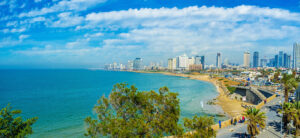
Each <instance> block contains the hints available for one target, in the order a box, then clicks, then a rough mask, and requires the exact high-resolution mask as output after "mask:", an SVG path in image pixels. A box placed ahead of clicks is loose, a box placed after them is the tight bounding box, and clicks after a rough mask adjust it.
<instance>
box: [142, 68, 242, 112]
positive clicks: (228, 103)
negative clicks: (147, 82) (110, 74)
mask: <svg viewBox="0 0 300 138" xmlns="http://www.w3.org/2000/svg"><path fill="white" fill-rule="evenodd" d="M139 73H161V74H164V75H172V76H181V77H188V78H190V79H195V80H201V81H207V82H210V83H212V84H214V85H215V86H216V88H217V91H218V92H219V95H218V97H217V98H216V99H217V102H216V104H217V105H219V106H220V107H221V108H222V109H223V111H224V112H225V113H226V114H227V115H228V116H230V117H235V116H237V115H241V114H242V113H243V112H244V110H245V109H244V108H243V107H242V106H241V104H242V103H243V104H247V103H245V102H241V101H238V100H235V99H230V98H229V97H228V96H227V95H226V94H225V92H224V90H223V89H222V85H224V84H223V83H221V82H220V81H219V80H218V79H217V78H210V76H209V75H207V74H200V75H190V74H182V73H171V72H139ZM223 87H225V86H223Z"/></svg>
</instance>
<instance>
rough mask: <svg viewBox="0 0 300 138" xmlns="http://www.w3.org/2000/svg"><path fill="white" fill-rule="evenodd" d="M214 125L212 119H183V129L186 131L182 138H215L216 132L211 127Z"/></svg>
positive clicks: (201, 117)
mask: <svg viewBox="0 0 300 138" xmlns="http://www.w3.org/2000/svg"><path fill="white" fill-rule="evenodd" d="M213 124H214V120H213V118H212V117H206V116H200V117H198V116H194V117H193V119H188V118H184V127H185V128H186V130H187V131H188V132H187V133H186V134H185V135H184V137H192V138H211V137H216V131H214V130H213V129H212V128H211V126H212V125H213Z"/></svg>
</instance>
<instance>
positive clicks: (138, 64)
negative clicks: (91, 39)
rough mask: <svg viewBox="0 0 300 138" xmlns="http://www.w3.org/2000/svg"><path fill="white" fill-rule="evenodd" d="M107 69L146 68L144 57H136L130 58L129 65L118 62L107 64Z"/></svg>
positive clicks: (130, 69) (129, 69)
mask: <svg viewBox="0 0 300 138" xmlns="http://www.w3.org/2000/svg"><path fill="white" fill-rule="evenodd" d="M105 69H106V70H128V71H132V70H144V69H145V67H144V66H143V60H142V58H135V59H134V60H128V62H127V65H124V64H121V63H116V62H114V63H113V64H108V65H105Z"/></svg>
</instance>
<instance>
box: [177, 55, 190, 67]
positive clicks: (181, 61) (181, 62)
mask: <svg viewBox="0 0 300 138" xmlns="http://www.w3.org/2000/svg"><path fill="white" fill-rule="evenodd" d="M188 62H189V57H188V56H187V55H186V54H183V55H182V56H179V57H177V63H178V64H177V65H178V67H177V68H180V69H186V68H187V67H188Z"/></svg>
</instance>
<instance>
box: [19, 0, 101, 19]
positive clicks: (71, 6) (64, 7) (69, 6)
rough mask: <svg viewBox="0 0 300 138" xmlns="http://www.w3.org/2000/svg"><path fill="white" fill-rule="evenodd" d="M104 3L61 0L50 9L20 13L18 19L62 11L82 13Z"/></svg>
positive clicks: (98, 0) (85, 0)
mask: <svg viewBox="0 0 300 138" xmlns="http://www.w3.org/2000/svg"><path fill="white" fill-rule="evenodd" d="M105 1H106V0H62V1H60V2H58V3H57V4H54V5H53V6H51V7H44V8H42V9H35V10H32V11H30V12H24V13H21V14H20V15H19V17H34V16H39V15H45V14H49V13H57V12H63V11H84V10H86V9H88V8H90V7H94V6H95V5H97V4H100V3H104V2H105Z"/></svg>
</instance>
